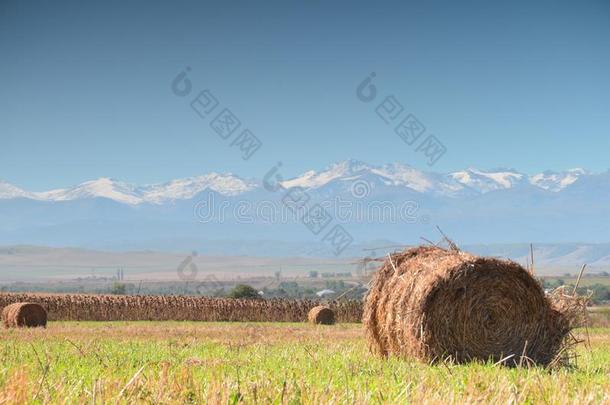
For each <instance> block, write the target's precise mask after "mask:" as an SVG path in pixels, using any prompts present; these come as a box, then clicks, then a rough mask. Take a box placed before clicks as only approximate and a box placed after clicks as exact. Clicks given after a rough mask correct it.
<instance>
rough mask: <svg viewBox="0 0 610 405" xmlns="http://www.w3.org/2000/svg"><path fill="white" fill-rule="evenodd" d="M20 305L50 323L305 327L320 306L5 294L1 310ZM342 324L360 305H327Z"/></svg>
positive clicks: (358, 314) (355, 318) (357, 315)
mask: <svg viewBox="0 0 610 405" xmlns="http://www.w3.org/2000/svg"><path fill="white" fill-rule="evenodd" d="M16 302H36V303H39V304H41V305H42V306H43V307H44V308H45V309H46V310H47V312H48V314H49V320H50V321H153V320H154V321H169V320H173V321H234V322H247V321H250V322H305V321H307V314H308V312H309V310H310V309H311V308H313V307H315V306H317V305H320V302H319V301H314V300H289V299H269V300H266V299H255V300H251V299H250V300H248V299H232V298H207V297H191V296H169V295H168V296H152V295H85V294H33V293H2V294H0V310H1V309H2V308H4V307H5V306H7V305H10V304H13V303H16ZM326 305H328V306H329V307H330V308H331V309H332V310H333V311H334V312H335V314H336V319H337V321H338V322H360V321H361V319H362V302H360V301H348V300H342V301H338V302H331V303H327V304H326Z"/></svg>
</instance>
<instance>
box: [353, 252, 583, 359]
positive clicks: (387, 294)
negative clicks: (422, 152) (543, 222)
mask: <svg viewBox="0 0 610 405" xmlns="http://www.w3.org/2000/svg"><path fill="white" fill-rule="evenodd" d="M567 312H568V311H567V310H565V309H561V308H558V307H555V306H554V305H553V302H551V300H550V299H548V298H547V297H546V296H545V293H544V290H543V289H542V287H541V286H540V283H539V282H538V281H537V280H536V279H534V277H532V275H531V274H530V273H529V272H528V271H527V270H525V269H524V268H523V267H522V266H520V265H519V264H517V263H515V262H512V261H508V260H499V259H494V258H484V257H477V256H474V255H471V254H468V253H464V252H461V251H459V250H457V249H451V250H446V249H442V248H439V247H436V246H421V247H417V248H413V249H408V250H405V251H404V252H402V253H398V254H394V255H392V256H391V257H388V259H386V260H385V262H384V263H383V265H382V266H381V268H380V269H379V270H378V271H377V273H376V274H375V277H374V279H373V283H372V286H371V289H370V292H369V294H368V296H367V298H366V302H365V307H364V316H363V322H364V325H365V329H366V337H367V342H368V344H369V347H370V348H371V350H372V351H373V352H374V353H377V354H380V355H382V356H389V355H393V356H398V357H402V358H406V357H414V358H418V359H421V360H423V361H426V362H436V361H444V360H452V361H454V362H456V363H464V362H468V361H472V360H482V361H489V360H491V361H493V362H500V363H502V364H506V365H517V364H522V363H525V364H528V363H532V362H533V363H534V364H539V365H550V364H551V363H555V362H556V361H557V358H558V356H559V355H560V354H561V355H562V356H565V350H564V349H565V348H566V339H567V338H568V335H569V332H570V330H571V329H572V328H573V327H574V326H575V325H574V323H573V322H571V320H572V319H574V317H572V316H568V313H567Z"/></svg>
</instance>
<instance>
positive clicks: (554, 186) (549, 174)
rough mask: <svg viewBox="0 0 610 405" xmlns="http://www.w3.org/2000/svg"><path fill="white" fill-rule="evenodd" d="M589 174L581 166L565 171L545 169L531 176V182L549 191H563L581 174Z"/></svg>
mask: <svg viewBox="0 0 610 405" xmlns="http://www.w3.org/2000/svg"><path fill="white" fill-rule="evenodd" d="M586 174H589V173H588V172H587V171H586V170H584V169H581V168H576V169H570V170H567V171H565V172H553V171H545V172H542V173H539V174H535V175H533V176H531V177H530V183H531V184H533V185H535V186H537V187H540V188H543V189H545V190H548V191H555V192H557V191H561V190H563V189H564V188H566V187H567V186H569V185H570V184H573V183H574V182H576V180H578V179H579V178H580V176H583V175H586Z"/></svg>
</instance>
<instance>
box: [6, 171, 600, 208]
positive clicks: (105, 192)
mask: <svg viewBox="0 0 610 405" xmlns="http://www.w3.org/2000/svg"><path fill="white" fill-rule="evenodd" d="M607 175H608V173H605V174H601V175H600V174H592V173H589V172H588V171H586V170H584V169H580V168H577V169H572V170H567V171H563V172H553V171H545V172H542V173H538V174H534V175H531V176H530V175H526V174H523V173H520V172H518V171H516V170H514V169H495V170H478V169H474V168H469V169H466V170H462V171H457V172H452V173H446V174H441V173H433V172H425V171H421V170H417V169H415V168H413V167H411V166H408V165H406V164H401V163H394V164H387V165H384V166H371V165H368V164H366V163H364V162H360V161H356V160H348V161H343V162H339V163H334V164H332V165H330V166H329V167H328V168H326V169H324V170H322V171H319V172H317V171H314V170H311V171H308V172H305V173H303V174H302V175H301V176H298V177H296V178H293V179H289V180H286V181H283V182H282V185H283V186H284V187H286V188H290V187H302V188H305V189H308V190H315V189H320V188H324V187H328V186H331V185H333V184H341V183H343V184H345V183H349V182H351V181H354V180H357V179H362V178H365V179H368V180H369V181H370V182H371V184H374V183H380V184H383V185H385V186H390V187H395V188H396V190H395V191H396V192H398V193H399V192H401V190H402V191H404V190H408V191H414V192H419V193H422V194H433V195H439V196H447V197H464V196H473V195H478V194H485V193H488V192H491V191H497V190H506V189H511V188H516V187H520V186H532V187H535V188H539V189H541V190H545V191H550V192H560V191H562V190H564V189H565V188H567V187H569V186H571V185H572V184H574V183H576V182H577V181H578V180H579V179H580V178H582V177H585V178H596V177H599V176H607ZM260 187H261V181H260V180H254V179H243V178H241V177H239V176H236V175H233V174H231V173H225V174H219V173H209V174H205V175H201V176H196V177H189V178H184V179H177V180H172V181H169V182H167V183H162V184H152V185H143V186H138V185H134V184H129V183H125V182H122V181H119V180H115V179H111V178H100V179H97V180H92V181H87V182H84V183H81V184H78V185H76V186H74V187H69V188H63V189H54V190H49V191H42V192H34V191H27V190H24V189H22V188H20V187H18V186H15V185H13V184H10V183H8V182H6V181H2V180H0V199H3V200H7V199H16V198H25V199H31V200H35V201H53V202H60V201H74V200H82V199H94V198H105V199H108V200H113V201H116V202H119V203H124V204H129V205H140V204H156V205H162V204H166V203H169V202H173V201H176V200H189V199H192V198H194V197H196V196H197V195H198V194H200V193H202V192H204V191H206V190H210V191H214V192H217V193H219V194H221V195H224V196H237V195H241V194H246V193H248V192H251V191H253V190H256V189H257V188H260Z"/></svg>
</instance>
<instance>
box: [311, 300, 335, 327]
mask: <svg viewBox="0 0 610 405" xmlns="http://www.w3.org/2000/svg"><path fill="white" fill-rule="evenodd" d="M307 319H308V320H309V322H310V323H313V324H316V325H333V324H334V323H335V313H334V312H333V310H332V309H330V308H329V307H327V306H324V305H318V306H317V307H313V308H312V309H311V310H310V311H309V314H308V315H307Z"/></svg>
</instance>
